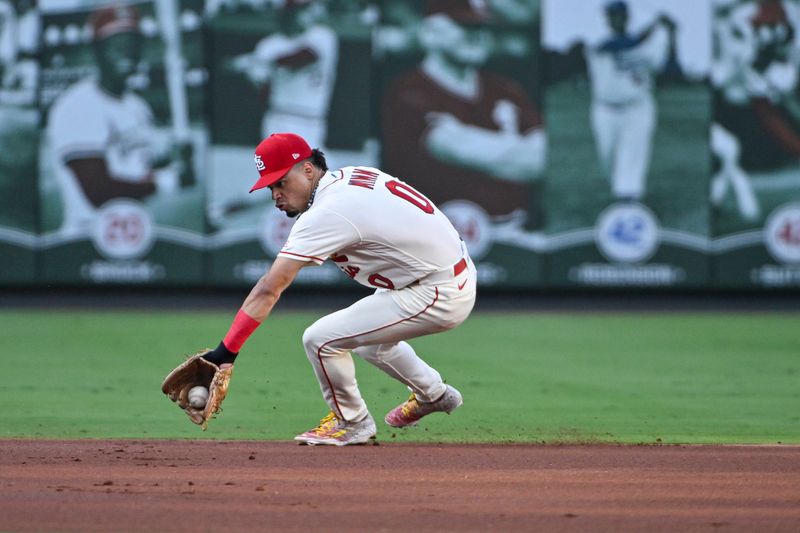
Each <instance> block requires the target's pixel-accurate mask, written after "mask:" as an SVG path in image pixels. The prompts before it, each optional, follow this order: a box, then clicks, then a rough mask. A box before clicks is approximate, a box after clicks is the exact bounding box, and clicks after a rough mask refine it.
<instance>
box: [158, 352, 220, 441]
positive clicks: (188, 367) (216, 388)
mask: <svg viewBox="0 0 800 533" xmlns="http://www.w3.org/2000/svg"><path fill="white" fill-rule="evenodd" d="M210 352H211V350H208V349H206V350H203V351H201V352H198V353H196V354H194V355H191V356H189V357H188V358H187V359H186V361H184V362H183V363H181V364H180V365H178V367H177V368H175V370H173V371H172V372H170V373H169V374H167V377H166V378H164V383H162V384H161V391H162V392H163V393H164V394H166V395H167V396H168V397H169V399H170V400H172V401H173V402H177V403H178V406H179V407H180V408H181V409H183V410H184V412H186V414H187V416H188V417H189V420H191V421H192V422H194V423H195V424H197V425H199V426H201V427H202V428H203V431H205V429H206V427H207V426H208V421H209V420H210V419H211V418H212V417H213V416H214V415H215V414H217V413H218V412H220V406H221V405H222V400H224V399H225V395H226V394H228V385H229V384H230V381H231V375H232V374H233V365H223V366H225V368H221V367H220V366H217V365H215V364H214V363H212V362H211V361H207V360H206V359H204V358H203V356H204V355H206V354H208V353H210ZM197 385H202V386H204V387H206V388H207V389H208V401H207V402H206V405H205V407H204V408H202V409H196V408H194V407H192V406H191V405H189V390H190V389H191V388H192V387H195V386H197Z"/></svg>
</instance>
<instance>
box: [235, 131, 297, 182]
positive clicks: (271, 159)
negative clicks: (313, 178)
mask: <svg viewBox="0 0 800 533" xmlns="http://www.w3.org/2000/svg"><path fill="white" fill-rule="evenodd" d="M309 157H311V147H310V146H309V145H308V143H307V142H306V141H305V139H303V138H302V137H300V136H299V135H295V134H294V133H273V134H272V135H270V136H269V137H267V138H266V139H264V140H263V141H261V143H259V145H258V146H257V147H256V154H255V162H256V170H258V173H259V175H260V176H261V177H260V178H258V181H257V182H256V184H255V185H253V188H252V189H250V192H253V191H257V190H258V189H263V188H264V187H269V186H270V185H272V184H273V183H275V182H276V181H278V180H280V179H281V178H282V177H284V176H285V175H286V173H287V172H289V170H290V169H291V168H292V167H293V166H294V165H295V164H297V163H299V162H300V161H302V160H303V159H308V158H309Z"/></svg>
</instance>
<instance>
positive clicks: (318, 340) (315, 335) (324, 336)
mask: <svg viewBox="0 0 800 533" xmlns="http://www.w3.org/2000/svg"><path fill="white" fill-rule="evenodd" d="M303 348H305V351H306V355H308V357H309V358H316V357H319V356H320V355H321V356H330V355H335V354H336V353H338V352H339V351H341V350H340V347H339V346H338V344H337V341H336V339H335V338H332V337H331V334H330V330H329V329H328V328H325V327H323V326H321V325H320V323H319V321H317V322H314V323H313V324H311V325H310V326H309V327H308V328H306V330H305V331H304V332H303Z"/></svg>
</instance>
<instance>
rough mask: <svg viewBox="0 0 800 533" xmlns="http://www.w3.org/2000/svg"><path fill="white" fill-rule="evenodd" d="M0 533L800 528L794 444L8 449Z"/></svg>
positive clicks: (83, 444) (1, 482) (1, 467)
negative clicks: (729, 445) (751, 445)
mask: <svg viewBox="0 0 800 533" xmlns="http://www.w3.org/2000/svg"><path fill="white" fill-rule="evenodd" d="M0 487H2V489H1V490H2V492H0V531H10V532H24V531H76V532H90V531H108V532H111V531H113V532H140V531H146V532H148V533H152V532H173V531H174V532H191V533H197V532H226V531H231V532H247V531H325V530H327V531H334V530H335V531H488V530H494V531H515V530H516V531H519V530H524V531H534V530H536V531H555V530H558V531H581V532H583V531H615V532H618V531H669V532H674V531H787V532H788V531H800V447H796V446H753V447H747V446H731V447H711V446H685V447H684V446H658V447H649V446H515V445H511V446H479V445H469V446H457V445H409V444H397V443H393V444H382V445H380V446H362V447H350V448H327V447H305V446H296V445H294V444H292V443H275V442H241V441H236V442H219V441H99V440H80V441H47V440H45V441H40V440H35V441H30V440H0Z"/></svg>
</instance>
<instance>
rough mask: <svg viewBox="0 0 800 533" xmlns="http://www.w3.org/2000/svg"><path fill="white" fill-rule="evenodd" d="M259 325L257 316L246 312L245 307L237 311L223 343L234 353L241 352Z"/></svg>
mask: <svg viewBox="0 0 800 533" xmlns="http://www.w3.org/2000/svg"><path fill="white" fill-rule="evenodd" d="M259 325H260V323H259V322H256V319H255V318H253V317H251V316H250V315H248V314H247V313H245V312H244V309H239V312H238V313H236V318H234V319H233V324H231V329H229V330H228V334H227V335H225V338H224V339H222V343H223V344H224V345H225V347H226V348H227V349H229V350H230V351H232V352H233V353H239V350H241V349H242V345H244V343H245V341H246V340H247V338H248V337H249V336H250V335H251V334H252V333H253V332H254V331H255V330H256V328H257V327H258V326H259Z"/></svg>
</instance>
